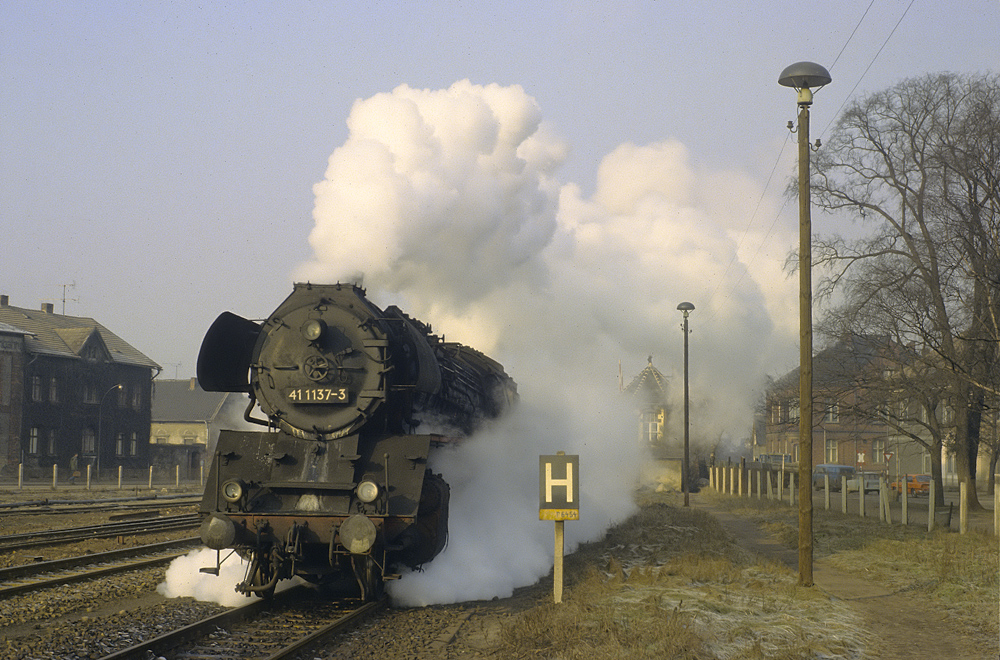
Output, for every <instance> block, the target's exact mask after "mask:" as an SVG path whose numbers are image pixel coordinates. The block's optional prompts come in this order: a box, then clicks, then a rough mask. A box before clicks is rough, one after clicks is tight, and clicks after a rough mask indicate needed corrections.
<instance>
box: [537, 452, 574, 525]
mask: <svg viewBox="0 0 1000 660" xmlns="http://www.w3.org/2000/svg"><path fill="white" fill-rule="evenodd" d="M538 466H539V471H538V472H539V481H538V490H539V495H538V500H539V504H538V519H539V520H579V519H580V476H579V475H580V457H579V456H567V455H565V454H559V455H556V456H540V457H539V463H538Z"/></svg>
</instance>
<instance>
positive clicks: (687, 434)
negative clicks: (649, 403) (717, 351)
mask: <svg viewBox="0 0 1000 660" xmlns="http://www.w3.org/2000/svg"><path fill="white" fill-rule="evenodd" d="M677 309H679V310H680V311H681V313H682V314H684V464H683V465H682V466H681V470H682V472H681V490H682V491H684V506H691V501H690V496H689V495H688V493H690V491H691V489H690V488H689V485H688V479H689V478H690V476H691V464H690V456H689V454H688V446H689V444H690V440H691V424H690V419H689V418H688V314H690V313H691V310H693V309H694V305H692V304H691V303H689V302H682V303H681V304H680V305H677Z"/></svg>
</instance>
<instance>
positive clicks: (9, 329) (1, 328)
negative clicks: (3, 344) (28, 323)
mask: <svg viewBox="0 0 1000 660" xmlns="http://www.w3.org/2000/svg"><path fill="white" fill-rule="evenodd" d="M0 333H3V334H5V335H30V334H31V333H30V332H28V331H26V330H22V329H21V328H15V327H14V326H12V325H8V324H6V323H0Z"/></svg>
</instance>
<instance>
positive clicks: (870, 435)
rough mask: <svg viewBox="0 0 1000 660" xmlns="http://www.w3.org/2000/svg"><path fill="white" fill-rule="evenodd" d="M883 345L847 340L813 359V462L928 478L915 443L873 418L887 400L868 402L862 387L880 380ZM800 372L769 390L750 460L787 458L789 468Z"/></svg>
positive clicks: (795, 455)
mask: <svg viewBox="0 0 1000 660" xmlns="http://www.w3.org/2000/svg"><path fill="white" fill-rule="evenodd" d="M885 346H886V343H885V342H884V341H879V340H873V339H870V338H865V337H861V336H857V335H852V336H849V337H845V338H843V339H841V340H840V341H838V342H837V343H836V344H834V345H833V346H831V347H829V348H827V349H825V350H823V351H820V352H819V353H817V354H816V355H815V356H813V411H812V423H813V428H812V450H813V451H812V463H813V465H818V464H821V463H834V464H840V465H850V466H854V467H855V468H856V469H858V470H866V471H873V472H882V473H885V474H893V475H894V474H914V473H926V472H929V470H930V455H929V454H928V452H927V451H926V450H925V449H924V448H923V446H922V445H920V444H919V443H917V442H914V441H913V440H912V439H910V438H907V437H906V436H903V435H901V434H899V433H896V432H894V431H893V429H892V428H891V425H890V424H888V423H887V422H886V421H884V417H883V419H879V416H878V415H876V414H872V411H873V410H874V409H876V408H877V406H879V405H882V406H885V405H891V403H890V402H888V401H878V402H868V401H865V400H864V398H865V397H866V396H871V392H872V391H873V388H872V387H871V386H870V385H867V386H866V385H863V383H865V382H866V381H868V382H870V381H873V380H877V379H879V378H882V377H883V374H884V370H885V368H886V365H885V364H884V361H883V360H882V357H881V355H880V351H882V350H885ZM798 388H799V370H798V369H793V370H792V371H790V372H789V373H787V374H786V375H785V376H783V377H782V378H780V379H778V380H777V381H776V382H775V383H774V385H773V386H772V387H771V388H769V390H768V392H767V397H766V407H765V413H764V427H765V434H764V442H763V443H760V442H759V440H758V442H757V443H755V445H754V455H755V456H759V455H772V456H774V455H778V456H780V455H785V456H789V457H790V458H791V461H792V462H793V463H797V462H798V461H799V459H800V453H799V422H800V417H801V411H800V408H799V389H798Z"/></svg>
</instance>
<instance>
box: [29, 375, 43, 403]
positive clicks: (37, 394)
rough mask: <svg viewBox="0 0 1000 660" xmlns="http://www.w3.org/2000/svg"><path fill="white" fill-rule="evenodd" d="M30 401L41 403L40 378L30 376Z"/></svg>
mask: <svg viewBox="0 0 1000 660" xmlns="http://www.w3.org/2000/svg"><path fill="white" fill-rule="evenodd" d="M31 400H32V401H41V400H42V377H41V376H32V378H31Z"/></svg>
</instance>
